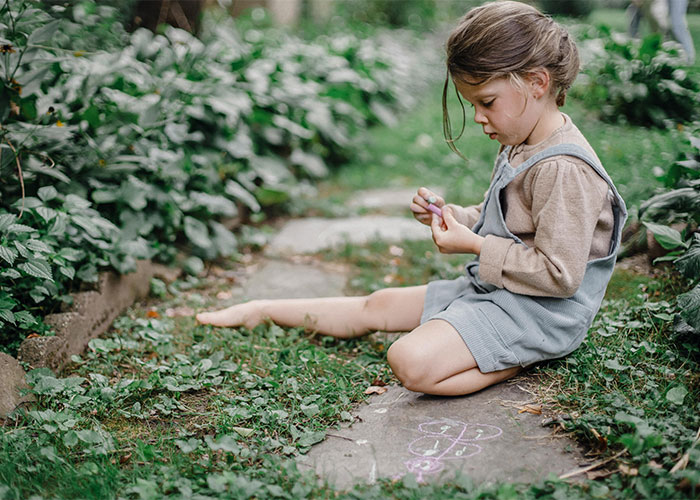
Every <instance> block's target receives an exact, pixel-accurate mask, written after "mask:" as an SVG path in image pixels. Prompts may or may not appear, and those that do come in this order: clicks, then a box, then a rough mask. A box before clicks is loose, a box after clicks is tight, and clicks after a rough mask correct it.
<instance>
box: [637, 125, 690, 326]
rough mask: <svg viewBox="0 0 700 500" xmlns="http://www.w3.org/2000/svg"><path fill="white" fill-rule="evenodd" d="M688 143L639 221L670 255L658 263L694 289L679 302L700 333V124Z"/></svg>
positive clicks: (688, 321)
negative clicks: (669, 264)
mask: <svg viewBox="0 0 700 500" xmlns="http://www.w3.org/2000/svg"><path fill="white" fill-rule="evenodd" d="M687 139H688V142H689V143H690V146H691V149H690V152H688V153H687V154H684V155H682V156H680V157H679V158H678V159H677V160H676V161H675V162H674V163H673V164H672V165H671V166H670V168H669V169H668V170H667V172H665V173H664V174H663V175H662V176H661V177H660V179H661V180H662V181H663V182H664V184H665V185H666V187H667V189H666V190H664V191H662V192H660V193H658V194H656V195H655V196H653V197H652V198H650V199H649V200H647V201H645V202H644V203H642V204H641V205H640V207H639V213H638V218H639V220H640V221H641V222H642V224H643V226H644V227H645V228H646V229H648V230H649V231H651V233H652V234H653V235H654V238H655V239H656V241H657V242H658V243H659V244H660V245H661V246H662V247H663V248H664V249H666V251H667V252H668V254H667V255H665V256H663V257H660V258H658V259H656V261H655V262H660V261H670V262H673V263H674V265H675V266H676V267H677V269H678V270H679V271H680V272H681V274H683V275H684V276H685V277H686V278H688V279H689V280H690V284H691V286H693V285H694V287H693V288H691V290H690V291H688V292H686V293H684V294H682V295H680V296H679V297H678V302H679V304H680V305H681V311H682V312H681V317H682V318H683V320H684V321H685V322H686V323H688V324H689V325H690V326H691V327H692V328H694V329H695V330H696V331H697V332H700V232H698V226H699V225H700V123H696V124H695V126H694V127H693V128H691V130H690V131H689V132H688V133H687ZM670 225H674V226H675V227H679V228H682V229H681V230H679V229H676V228H673V227H670Z"/></svg>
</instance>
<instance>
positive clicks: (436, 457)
mask: <svg viewBox="0 0 700 500" xmlns="http://www.w3.org/2000/svg"><path fill="white" fill-rule="evenodd" d="M530 400H531V396H530V394H529V393H527V392H525V391H523V390H522V389H520V388H518V387H517V386H516V385H514V384H509V383H504V384H499V385H496V386H494V387H491V388H489V389H486V390H484V391H482V392H480V393H477V394H473V395H469V396H463V397H452V398H448V397H435V396H426V395H424V394H419V393H413V392H410V391H408V390H406V389H404V388H402V387H396V386H392V387H390V388H389V390H388V391H387V392H386V393H384V394H382V395H379V396H372V398H371V399H370V402H369V404H367V405H364V406H362V407H360V409H359V411H358V412H357V413H356V415H357V417H358V418H357V419H356V423H354V424H353V425H352V426H351V427H348V428H346V429H342V430H339V431H331V432H330V433H329V435H328V436H327V437H326V439H325V441H323V442H321V443H319V444H318V445H316V446H314V447H313V448H312V449H311V450H310V451H309V453H308V454H307V455H305V456H303V457H300V459H299V463H300V465H302V466H304V467H309V468H313V469H314V470H315V471H316V473H317V474H319V475H320V476H321V477H323V478H325V479H327V480H328V481H329V482H330V483H331V484H333V485H334V486H335V487H336V488H339V489H346V488H348V487H350V486H352V485H353V484H356V483H373V482H375V481H376V480H377V479H378V478H389V479H398V478H401V477H403V476H404V475H406V474H409V473H411V474H413V475H414V476H415V478H416V479H417V480H418V481H419V482H433V481H437V482H445V481H449V480H450V479H451V478H453V477H454V476H455V474H457V473H458V472H460V473H462V474H465V475H467V476H469V477H471V478H472V480H473V481H474V482H475V483H477V484H479V483H485V482H486V483H488V482H495V481H509V482H510V481H512V482H532V481H536V480H538V479H539V478H543V477H546V476H547V475H548V474H550V473H553V474H557V475H560V474H562V473H566V472H569V471H571V470H573V469H576V468H577V467H578V464H579V463H580V462H581V461H583V460H582V458H581V457H580V455H579V453H578V452H577V451H576V447H575V444H574V442H573V441H570V440H568V439H565V438H557V439H554V438H553V437H551V431H550V430H549V429H548V428H544V427H542V426H541V419H542V417H541V416H539V415H533V414H530V413H526V412H524V413H518V407H519V406H521V405H524V404H525V403H527V402H529V401H530Z"/></svg>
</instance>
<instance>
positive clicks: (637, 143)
mask: <svg viewBox="0 0 700 500" xmlns="http://www.w3.org/2000/svg"><path fill="white" fill-rule="evenodd" d="M436 96H437V94H435V95H431V97H430V98H431V99H434V100H435V101H434V103H428V104H429V105H428V104H426V105H425V106H421V107H419V108H417V109H416V110H415V111H414V113H413V114H411V115H408V119H407V120H406V121H407V123H408V124H407V125H403V123H404V122H403V121H402V122H400V123H399V125H398V126H397V127H395V128H388V127H379V128H375V129H373V130H372V132H373V137H375V138H378V139H377V140H374V141H371V142H370V147H368V148H367V149H366V152H365V155H366V156H364V158H363V159H362V161H357V162H355V163H353V164H352V165H350V166H348V168H347V170H343V171H339V172H338V174H337V176H335V177H334V182H337V183H338V184H336V185H327V186H325V187H324V188H323V192H327V193H330V194H331V195H332V196H333V197H335V199H337V200H345V199H346V198H347V195H342V194H341V191H342V190H346V189H349V188H350V187H352V188H360V187H377V186H378V185H379V186H382V185H384V184H387V185H389V184H391V182H389V181H388V180H387V179H398V181H396V182H397V184H398V185H401V186H407V185H410V186H416V185H420V184H423V183H426V184H428V185H436V186H443V187H444V189H445V191H446V194H447V196H449V197H450V198H452V199H455V200H459V201H460V202H462V203H469V202H476V201H479V197H480V196H481V195H482V194H483V189H484V188H485V186H486V185H487V184H488V175H489V174H490V172H489V168H488V165H489V164H490V163H491V161H492V158H493V156H494V154H495V145H494V144H493V143H492V142H489V141H488V139H486V138H485V137H482V136H474V137H469V136H468V137H467V138H465V141H466V142H465V143H464V144H466V145H467V146H466V147H462V148H461V149H462V150H463V151H465V152H466V154H467V156H468V157H469V158H470V163H469V164H467V166H466V167H465V166H464V164H462V163H458V162H455V161H454V160H452V159H448V158H450V157H448V154H451V153H449V150H448V148H447V147H446V146H444V144H442V143H441V142H440V136H439V130H440V122H439V114H438V113H439V103H438V100H437V97H436ZM436 109H437V110H438V113H436ZM565 111H566V112H567V113H569V114H571V115H572V117H573V118H574V121H575V122H576V123H577V124H579V126H580V127H581V128H582V130H583V131H584V134H586V136H587V137H589V138H590V140H591V142H592V143H593V145H594V147H595V148H596V150H597V151H598V152H599V154H600V156H601V159H602V160H603V163H604V164H605V166H606V168H607V169H608V171H609V172H610V173H611V176H612V177H613V178H614V179H615V180H616V182H618V184H620V188H621V191H622V192H623V195H624V196H625V198H626V200H627V202H628V205H629V206H630V208H631V209H634V208H635V207H640V206H642V205H643V204H644V203H645V201H646V200H648V199H650V198H651V197H652V195H654V194H655V192H656V188H657V187H663V186H662V184H661V183H660V182H658V181H657V180H656V178H657V177H662V178H663V177H668V178H669V179H670V178H671V177H673V175H671V170H670V168H671V166H672V165H674V164H675V162H676V161H677V160H680V161H685V160H683V159H681V157H682V158H686V156H685V155H686V154H693V150H692V148H689V147H688V146H689V145H688V144H687V143H686V142H684V140H683V137H684V136H683V135H682V134H680V133H679V132H678V131H677V130H676V131H674V130H648V129H644V128H639V127H632V126H630V125H620V124H601V123H600V122H598V121H597V120H595V119H594V118H591V117H590V116H587V113H586V107H585V105H583V104H582V103H581V102H577V101H576V100H575V99H570V102H569V104H568V105H567V107H566V108H565ZM455 116H456V115H455ZM468 119H469V117H468ZM431 124H434V126H432V125H431ZM418 125H425V128H426V130H425V131H419V126H418ZM59 128H60V127H59ZM427 129H430V130H429V131H428V130H427ZM468 130H469V128H468ZM433 131H438V134H437V135H433ZM423 133H425V134H426V135H425V136H423V135H421V134H423ZM426 137H427V138H426ZM612 138H614V139H615V140H612ZM392 141H394V142H392ZM431 141H432V142H431ZM407 143H408V144H411V146H409V147H406V146H405V145H406V144H407ZM426 144H429V146H425V145H426ZM441 146H442V147H443V149H444V151H445V152H446V154H445V156H444V157H443V156H441V155H440V154H439V153H438V151H440V149H438V148H440V147H441ZM390 155H392V156H390ZM687 159H690V158H687ZM416 160H417V161H416ZM655 166H658V167H660V168H661V169H662V175H661V176H659V175H658V172H656V173H655V171H654V169H653V167H655ZM465 170H466V174H465ZM435 172H437V174H435ZM674 175H675V174H674ZM374 179H380V180H379V181H377V180H374ZM383 180H387V182H386V183H384V182H383ZM426 180H428V181H429V182H426ZM338 186H341V187H340V188H339V187H338ZM668 187H669V188H671V187H673V188H675V187H677V186H675V184H674V185H670V184H669V185H668ZM34 198H35V200H29V202H28V203H27V204H26V205H25V211H26V213H27V214H29V215H23V219H24V217H27V218H28V217H29V216H30V215H31V217H34V218H37V219H38V218H39V217H42V215H41V214H42V212H45V210H44V208H50V209H52V210H54V211H57V212H62V211H65V212H66V216H65V218H66V219H67V220H71V219H73V218H74V217H75V215H83V216H90V215H91V214H90V213H85V212H81V211H80V210H83V211H84V210H89V209H90V207H83V208H80V207H81V202H80V201H79V200H80V199H82V198H72V197H71V198H70V199H69V198H68V196H67V195H61V193H59V196H53V192H51V191H50V190H49V191H47V190H44V191H41V193H38V192H37V196H35V197H34ZM69 201H70V203H72V205H71V204H70V203H69V204H68V206H66V203H67V202H69ZM37 203H39V204H37ZM338 203H340V201H338ZM82 205H84V201H83V202H82ZM42 207H43V208H42ZM319 207H321V208H319V210H329V211H333V210H335V209H334V208H327V207H328V205H326V203H325V202H324V203H320V204H319ZM73 210H76V211H75V212H73ZM407 216H408V214H407ZM23 219H22V220H19V221H17V220H16V219H11V218H6V219H2V220H4V223H5V224H7V223H9V224H11V225H12V224H22V223H23ZM78 220H80V219H78ZM2 224H3V222H0V227H2ZM8 227H9V226H8ZM5 229H7V228H5ZM14 229H15V230H17V228H14ZM19 230H20V232H21V228H19ZM254 231H255V229H254V228H253V227H252V226H248V227H246V231H244V232H243V233H244V234H243V235H239V238H238V243H239V251H241V252H243V251H245V250H246V249H244V248H242V247H243V245H244V241H248V242H250V243H252V244H254V245H260V244H262V243H263V241H264V238H261V237H258V236H259V235H256V234H255V232H254ZM22 234H23V236H22V240H21V242H23V245H24V246H25V247H27V248H29V249H32V247H34V246H37V245H36V244H35V243H29V241H31V240H34V239H36V238H35V233H33V232H31V231H29V230H27V231H25V232H24V233H22ZM88 236H90V235H89V234H88ZM108 236H109V231H108V230H107V229H106V228H105V234H104V235H102V234H101V235H100V236H94V237H92V236H91V238H92V239H93V240H94V241H95V242H99V241H100V240H101V239H103V238H106V237H108ZM85 241H87V242H89V240H85ZM86 244H87V243H86ZM49 247H53V248H54V249H57V248H59V245H58V243H53V242H52V243H51V244H50V245H49ZM37 248H38V246H37ZM32 251H35V252H38V253H39V255H40V256H42V255H44V256H45V255H49V254H48V252H47V251H46V249H39V250H32ZM328 257H331V258H333V259H334V260H341V261H342V260H347V262H349V263H351V264H352V265H353V266H354V268H355V269H357V272H356V274H355V276H354V279H352V280H351V284H352V290H350V291H349V292H352V293H366V292H369V291H372V290H374V289H377V288H379V287H382V286H386V285H392V284H417V283H423V282H425V281H426V280H428V279H435V278H438V277H454V276H456V275H457V274H458V273H460V272H461V269H460V268H461V265H462V263H461V262H460V261H459V259H456V258H449V259H443V258H441V256H439V255H437V254H436V253H435V252H434V251H433V250H432V246H431V245H430V244H429V243H410V244H401V245H386V244H379V243H375V244H373V245H371V246H369V247H362V248H356V247H350V246H348V247H346V248H343V249H341V251H340V252H338V253H337V254H334V255H331V256H324V258H328ZM44 258H45V260H50V259H51V258H52V257H44ZM102 258H103V259H109V258H110V255H109V253H106V254H104V255H103V256H102ZM115 258H119V255H117V256H116V257H115ZM247 258H251V257H250V256H248V257H247ZM15 259H17V260H16V261H15V262H16V264H17V265H18V264H20V263H24V262H25V260H23V259H26V257H24V256H22V254H21V252H20V250H19V249H17V256H16V257H15ZM235 259H241V262H243V257H241V256H234V260H233V261H232V262H233V263H232V264H229V265H234V266H236V265H240V262H239V263H237V262H236V260H235ZM39 260H40V259H39ZM65 260H66V262H65V264H64V265H63V267H65V268H66V269H68V268H70V267H71V266H73V267H76V265H75V264H73V262H74V261H71V260H70V259H65ZM52 262H53V261H52ZM37 268H39V269H40V268H41V266H37ZM76 269H77V267H76ZM59 272H61V271H59ZM67 272H68V273H70V271H67ZM223 274H224V275H225V273H223ZM54 279H55V278H54ZM691 285H692V282H690V281H689V280H688V279H686V278H685V277H683V276H681V275H680V274H679V273H677V272H676V271H675V270H674V267H673V266H671V265H667V267H666V268H665V270H658V271H656V272H655V273H653V274H649V273H645V274H637V273H635V272H632V271H626V270H624V269H618V270H617V271H616V273H615V275H614V278H613V281H612V282H611V284H610V287H609V291H608V295H607V297H606V301H605V303H604V305H603V308H602V310H601V314H600V315H599V317H598V319H597V321H596V323H595V324H594V325H593V328H592V329H591V331H590V332H589V336H588V339H587V340H586V342H585V343H584V344H583V345H582V346H581V347H580V348H579V349H578V350H577V351H575V353H574V354H573V355H571V356H569V357H568V358H567V359H565V360H561V361H553V362H549V363H546V364H543V365H541V366H538V367H536V368H534V369H533V370H532V371H531V373H532V374H533V375H534V376H535V377H536V378H537V379H539V380H540V381H541V383H540V384H539V386H540V387H541V395H540V397H541V402H542V406H543V412H544V413H545V415H543V416H546V417H549V418H550V419H551V422H552V425H553V426H555V427H557V428H559V429H560V432H570V433H572V435H573V436H574V437H576V438H577V439H578V440H579V443H581V444H582V445H583V446H584V449H585V450H586V451H587V452H588V453H589V459H590V460H591V462H593V463H594V464H597V465H598V466H597V467H595V468H592V469H591V470H590V471H589V472H588V474H586V475H585V476H583V477H580V479H581V480H582V481H580V482H579V481H571V482H569V481H564V480H559V479H557V478H554V477H552V478H549V479H546V480H543V481H540V482H537V483H534V484H510V483H507V482H503V483H499V484H494V485H475V484H473V482H472V481H471V480H470V479H469V478H468V477H459V478H457V479H456V480H455V481H453V482H451V483H449V484H447V485H443V486H438V485H431V484H426V485H421V484H418V483H416V481H415V478H413V476H410V475H408V476H406V477H405V478H403V479H402V480H399V481H386V480H383V481H380V482H378V483H377V484H375V485H369V486H357V487H355V488H353V489H351V490H349V491H345V492H335V491H332V490H331V489H329V487H328V486H327V485H324V484H322V483H319V482H318V480H317V479H316V478H314V477H313V476H312V475H311V474H309V473H307V472H303V471H301V470H299V468H298V467H297V465H296V464H295V462H294V461H293V457H294V456H295V454H297V453H303V452H304V451H305V450H306V449H308V447H309V446H310V445H311V444H313V443H314V442H316V441H317V440H320V439H322V436H323V435H324V434H326V435H327V434H329V433H330V434H332V433H333V432H334V430H335V429H337V428H338V426H342V425H346V424H349V423H350V422H351V421H352V415H351V413H350V412H351V410H352V407H353V405H354V404H357V403H358V402H359V401H361V400H363V399H364V398H365V397H366V396H365V395H364V390H365V389H366V388H367V387H368V386H369V385H372V384H378V383H389V382H392V378H391V374H390V373H389V372H388V370H387V365H386V362H385V359H384V358H385V352H386V348H387V344H386V343H385V342H384V341H383V340H382V339H381V337H378V338H377V339H375V340H369V341H367V340H361V341H349V342H347V341H343V342H340V341H337V340H333V339H328V338H324V337H318V336H315V335H314V334H313V333H312V332H305V331H303V330H300V329H280V328H276V327H273V326H269V325H267V326H261V327H259V328H256V329H255V330H253V331H248V330H245V329H212V328H209V327H202V326H196V325H194V323H193V321H192V319H191V314H192V312H193V311H194V310H195V309H198V308H204V307H209V306H211V305H212V304H213V303H214V300H215V299H214V297H215V296H216V294H217V293H220V292H224V293H225V290H226V289H227V287H230V286H231V283H230V281H227V280H226V279H224V283H222V282H215V283H209V282H207V281H205V280H204V279H203V278H194V277H190V278H186V279H183V280H181V281H178V282H175V283H174V284H171V285H166V284H164V283H162V282H154V283H153V287H154V291H155V292H156V294H157V295H160V296H161V297H162V298H161V299H160V300H153V301H151V302H149V303H145V304H141V305H139V306H138V307H135V308H133V309H132V310H130V311H129V312H128V313H127V314H126V315H124V316H123V317H121V318H120V319H119V320H118V321H117V322H115V325H114V328H113V329H112V331H111V332H110V333H109V334H108V335H106V336H105V337H103V338H100V339H95V340H93V341H92V342H91V344H90V346H89V349H88V350H87V351H86V352H85V354H83V355H81V356H79V357H75V358H74V359H73V361H72V363H71V364H70V365H69V366H68V367H66V369H65V370H64V371H63V372H61V373H59V374H54V373H51V372H48V371H46V370H39V371H34V372H31V373H30V374H29V377H30V382H32V383H33V389H32V391H33V392H34V394H35V396H36V397H37V403H36V404H35V405H33V406H30V407H27V408H25V411H24V412H20V413H18V414H17V415H15V416H13V417H11V418H9V419H7V420H6V421H5V422H4V423H5V424H6V425H5V427H4V428H3V432H2V433H1V434H0V498H3V497H4V498H11V499H13V500H14V499H19V498H29V497H31V496H32V495H36V497H41V498H76V497H80V498H193V497H199V498H348V499H349V498H355V499H356V498H388V497H391V498H407V499H408V498H415V499H421V498H436V499H441V498H445V499H447V498H450V499H452V498H467V499H470V498H473V499H520V498H525V499H528V498H532V499H535V498H537V499H548V498H552V499H561V498H567V499H576V498H651V499H658V498H669V499H673V498H696V497H697V495H698V490H699V488H700V477H698V470H700V451H699V450H700V444H698V428H699V427H700V419H699V417H698V415H700V398H699V396H700V394H699V389H698V387H700V384H699V383H698V373H700V371H699V370H698V361H699V359H700V356H699V352H698V351H699V345H698V340H697V339H698V337H697V332H694V331H692V330H690V329H688V328H686V327H683V326H682V323H681V322H680V321H679V320H678V318H679V316H680V315H681V313H682V312H683V308H682V305H680V304H679V302H678V300H677V298H678V296H679V295H681V294H682V293H685V292H687V291H688V289H689V287H690V286H691ZM35 293H41V290H37V291H35ZM46 478H48V479H46Z"/></svg>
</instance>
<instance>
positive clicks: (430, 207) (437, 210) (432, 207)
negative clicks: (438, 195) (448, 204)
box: [428, 203, 442, 217]
mask: <svg viewBox="0 0 700 500" xmlns="http://www.w3.org/2000/svg"><path fill="white" fill-rule="evenodd" d="M428 210H430V211H431V212H433V213H434V214H435V215H437V216H439V217H442V210H440V208H438V207H436V206H435V205H433V204H432V203H428Z"/></svg>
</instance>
